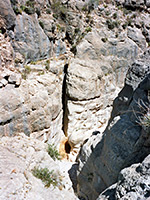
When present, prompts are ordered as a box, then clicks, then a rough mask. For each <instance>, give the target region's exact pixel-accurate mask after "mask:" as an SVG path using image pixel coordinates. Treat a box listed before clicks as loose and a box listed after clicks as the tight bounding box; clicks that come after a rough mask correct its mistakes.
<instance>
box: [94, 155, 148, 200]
mask: <svg viewBox="0 0 150 200" xmlns="http://www.w3.org/2000/svg"><path fill="white" fill-rule="evenodd" d="M149 169H150V156H147V157H146V158H145V159H144V160H143V162H142V163H138V164H134V165H131V166H130V167H128V168H125V169H123V170H122V171H121V172H120V173H119V177H118V182H117V183H116V184H114V185H112V186H111V187H109V188H108V189H107V190H105V191H104V192H103V193H102V194H101V195H100V196H99V197H98V198H97V200H101V199H103V200H107V199H114V200H115V199H116V200H117V199H121V200H123V199H129V200H131V199H137V198H139V199H143V200H145V199H148V198H149V197H150V193H149V191H150V188H149V182H150V172H149Z"/></svg>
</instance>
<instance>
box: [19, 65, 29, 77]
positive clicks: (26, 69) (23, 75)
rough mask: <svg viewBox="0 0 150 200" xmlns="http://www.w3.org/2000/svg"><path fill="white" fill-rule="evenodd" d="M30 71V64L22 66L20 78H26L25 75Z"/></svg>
mask: <svg viewBox="0 0 150 200" xmlns="http://www.w3.org/2000/svg"><path fill="white" fill-rule="evenodd" d="M30 72H31V68H30V66H28V65H26V66H25V67H24V71H23V72H22V74H21V75H22V78H23V79H24V80H26V79H27V76H28V74H30Z"/></svg>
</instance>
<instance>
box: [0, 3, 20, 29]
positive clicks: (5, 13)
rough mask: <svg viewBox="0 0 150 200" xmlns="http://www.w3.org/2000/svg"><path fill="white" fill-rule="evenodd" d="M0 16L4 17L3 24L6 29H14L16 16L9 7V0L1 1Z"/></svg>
mask: <svg viewBox="0 0 150 200" xmlns="http://www.w3.org/2000/svg"><path fill="white" fill-rule="evenodd" d="M0 16H1V17H2V18H3V19H4V22H5V26H6V27H7V29H14V26H15V20H16V16H15V13H14V11H13V9H12V7H11V3H10V0H6V1H2V2H1V5H0ZM3 28H4V27H3Z"/></svg>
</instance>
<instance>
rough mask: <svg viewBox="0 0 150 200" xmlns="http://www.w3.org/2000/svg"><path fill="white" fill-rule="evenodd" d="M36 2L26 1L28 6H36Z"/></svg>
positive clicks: (32, 0)
mask: <svg viewBox="0 0 150 200" xmlns="http://www.w3.org/2000/svg"><path fill="white" fill-rule="evenodd" d="M34 4H35V1H34V0H28V1H26V6H28V7H31V8H34Z"/></svg>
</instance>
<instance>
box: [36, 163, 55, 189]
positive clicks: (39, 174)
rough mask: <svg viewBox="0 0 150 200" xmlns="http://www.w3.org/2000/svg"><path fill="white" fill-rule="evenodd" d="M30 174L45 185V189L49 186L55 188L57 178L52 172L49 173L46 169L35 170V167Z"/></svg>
mask: <svg viewBox="0 0 150 200" xmlns="http://www.w3.org/2000/svg"><path fill="white" fill-rule="evenodd" d="M32 174H33V175H34V176H35V177H36V178H38V179H41V180H42V182H43V183H44V184H45V187H50V185H53V186H57V184H58V181H57V176H56V174H54V171H49V170H48V169H47V168H37V167H35V168H34V169H33V170H32Z"/></svg>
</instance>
